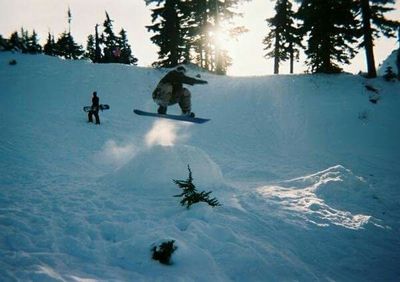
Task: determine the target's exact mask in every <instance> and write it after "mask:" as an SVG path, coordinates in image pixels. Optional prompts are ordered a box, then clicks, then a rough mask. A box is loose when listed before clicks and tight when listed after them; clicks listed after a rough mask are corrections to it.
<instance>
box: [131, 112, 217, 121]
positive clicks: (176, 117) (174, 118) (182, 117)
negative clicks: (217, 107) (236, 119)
mask: <svg viewBox="0 0 400 282" xmlns="http://www.w3.org/2000/svg"><path fill="white" fill-rule="evenodd" d="M133 112H134V113H135V114H137V115H140V116H148V117H159V118H166V119H173V120H180V121H187V122H193V123H205V122H207V121H209V120H210V119H207V118H197V117H189V116H182V115H170V114H165V115H162V114H157V113H151V112H144V111H141V110H136V109H134V110H133Z"/></svg>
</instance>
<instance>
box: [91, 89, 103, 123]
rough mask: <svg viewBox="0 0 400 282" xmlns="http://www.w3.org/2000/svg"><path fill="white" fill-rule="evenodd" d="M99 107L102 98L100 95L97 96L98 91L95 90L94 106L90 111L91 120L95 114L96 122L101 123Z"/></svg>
mask: <svg viewBox="0 0 400 282" xmlns="http://www.w3.org/2000/svg"><path fill="white" fill-rule="evenodd" d="M99 108H100V100H99V97H98V96H97V92H96V91H94V92H93V97H92V106H91V109H90V111H89V112H88V119H89V122H93V115H94V117H95V118H96V124H100V118H99Z"/></svg>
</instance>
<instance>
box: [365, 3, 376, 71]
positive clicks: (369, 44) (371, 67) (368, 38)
mask: <svg viewBox="0 0 400 282" xmlns="http://www.w3.org/2000/svg"><path fill="white" fill-rule="evenodd" d="M361 12H362V23H363V33H364V45H365V55H366V58H367V67H368V77H369V78H374V77H376V76H377V75H376V68H375V59H374V48H373V46H374V43H373V38H372V30H371V8H370V6H369V0H361Z"/></svg>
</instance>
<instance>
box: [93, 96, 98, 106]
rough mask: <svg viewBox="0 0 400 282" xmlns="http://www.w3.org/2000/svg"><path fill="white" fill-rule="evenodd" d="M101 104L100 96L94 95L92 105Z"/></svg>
mask: <svg viewBox="0 0 400 282" xmlns="http://www.w3.org/2000/svg"><path fill="white" fill-rule="evenodd" d="M98 106H99V97H97V96H94V97H93V98H92V107H98Z"/></svg>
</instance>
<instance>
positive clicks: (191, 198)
mask: <svg viewBox="0 0 400 282" xmlns="http://www.w3.org/2000/svg"><path fill="white" fill-rule="evenodd" d="M188 170H189V177H188V179H187V180H173V181H174V183H175V184H176V185H178V187H179V188H181V189H182V190H183V191H182V193H181V194H179V195H175V196H174V197H182V198H183V199H182V200H181V202H180V203H181V205H182V206H185V205H186V208H190V206H191V205H193V204H195V203H198V202H205V203H207V204H209V205H210V206H212V207H216V206H220V205H221V204H220V203H219V202H218V200H217V199H216V198H210V197H209V195H210V194H211V193H212V192H211V191H209V192H204V191H202V192H198V191H197V190H196V186H195V185H194V184H193V177H192V171H191V170H190V166H189V165H188Z"/></svg>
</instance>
